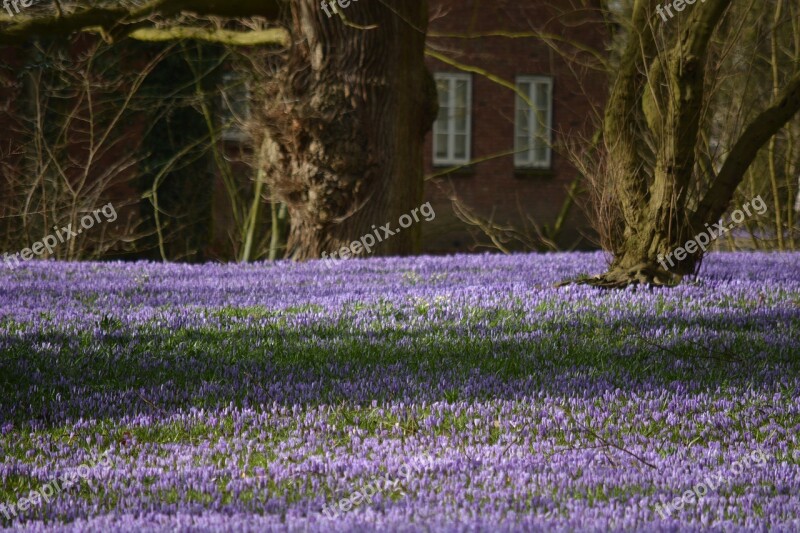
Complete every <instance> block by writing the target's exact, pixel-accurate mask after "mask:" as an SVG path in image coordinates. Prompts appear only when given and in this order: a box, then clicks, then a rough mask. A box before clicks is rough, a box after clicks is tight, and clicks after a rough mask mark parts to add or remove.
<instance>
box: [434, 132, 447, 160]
mask: <svg viewBox="0 0 800 533" xmlns="http://www.w3.org/2000/svg"><path fill="white" fill-rule="evenodd" d="M434 144H435V145H436V148H435V150H436V157H437V158H441V159H446V158H447V134H446V133H437V134H436V137H435V138H434Z"/></svg>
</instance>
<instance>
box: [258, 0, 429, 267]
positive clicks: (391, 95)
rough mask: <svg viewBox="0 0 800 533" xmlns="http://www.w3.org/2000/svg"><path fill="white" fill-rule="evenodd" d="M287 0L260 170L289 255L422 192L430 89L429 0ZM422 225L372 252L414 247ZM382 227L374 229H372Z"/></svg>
mask: <svg viewBox="0 0 800 533" xmlns="http://www.w3.org/2000/svg"><path fill="white" fill-rule="evenodd" d="M341 12H342V14H343V15H344V17H342V18H340V17H338V16H333V17H328V16H327V15H326V14H325V13H324V12H323V11H322V10H321V8H320V3H319V2H318V1H317V0H300V1H297V2H294V3H293V8H292V17H293V20H292V26H291V33H292V35H293V38H294V39H295V44H294V46H292V47H291V48H290V52H289V54H290V58H289V61H288V63H287V65H286V67H285V68H284V69H283V70H282V71H281V72H279V74H278V76H277V77H276V79H275V83H274V85H273V86H272V87H271V90H272V91H273V93H274V98H272V99H271V101H272V102H273V105H272V106H271V107H270V109H269V110H268V117H267V120H266V121H265V123H266V124H267V125H268V127H267V131H266V132H265V133H266V141H267V143H268V146H269V148H268V154H269V155H268V157H267V159H268V164H267V168H266V171H267V176H268V179H269V181H270V182H271V183H272V185H273V188H274V189H275V190H276V191H278V193H279V194H280V195H281V197H282V199H283V200H284V201H285V202H286V204H287V205H288V207H289V215H290V216H289V218H290V221H291V229H290V234H289V242H288V248H289V253H290V255H291V256H292V257H293V258H294V259H298V260H303V259H311V258H316V257H320V255H321V254H322V253H323V252H328V253H332V252H334V251H338V250H339V249H340V248H341V247H342V246H349V245H350V243H351V242H352V241H355V240H358V239H359V238H361V237H362V236H363V235H366V234H370V233H373V232H374V231H375V228H378V227H380V226H382V225H384V224H385V223H387V222H392V226H393V227H396V221H397V219H398V218H399V217H400V215H402V214H403V213H407V212H409V211H410V210H411V209H413V208H414V207H417V206H419V205H420V204H421V203H422V194H423V176H422V148H423V138H424V134H425V133H426V132H427V130H428V129H429V128H430V126H431V125H432V123H433V120H434V119H435V116H436V105H437V103H436V102H437V101H436V90H435V85H434V82H433V79H432V78H431V76H430V74H429V73H428V71H427V68H426V67H425V64H424V61H423V59H424V46H425V33H426V27H427V20H428V6H427V2H424V1H415V2H408V1H406V0H391V1H386V2H362V3H360V4H352V6H351V7H350V8H348V9H346V10H342V11H341ZM419 231H420V228H419V226H412V227H411V228H409V229H407V230H403V231H402V232H400V233H398V234H397V235H395V236H393V237H391V238H390V239H387V240H385V241H384V242H383V243H381V244H379V245H378V247H377V248H376V253H382V254H409V253H414V252H416V251H418V249H419V241H420V234H419ZM381 235H383V234H382V233H381Z"/></svg>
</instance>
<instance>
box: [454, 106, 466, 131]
mask: <svg viewBox="0 0 800 533" xmlns="http://www.w3.org/2000/svg"><path fill="white" fill-rule="evenodd" d="M455 115H456V116H455V119H456V124H455V131H456V133H463V134H466V133H467V110H466V109H456V111H455Z"/></svg>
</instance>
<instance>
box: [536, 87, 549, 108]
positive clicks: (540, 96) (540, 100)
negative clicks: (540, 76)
mask: <svg viewBox="0 0 800 533" xmlns="http://www.w3.org/2000/svg"><path fill="white" fill-rule="evenodd" d="M536 107H538V108H539V109H547V108H548V107H550V86H549V84H547V83H539V84H537V86H536Z"/></svg>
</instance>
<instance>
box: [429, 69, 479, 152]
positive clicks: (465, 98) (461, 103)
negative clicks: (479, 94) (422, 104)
mask: <svg viewBox="0 0 800 533" xmlns="http://www.w3.org/2000/svg"><path fill="white" fill-rule="evenodd" d="M435 78H436V89H437V91H438V93H439V116H438V117H437V118H436V122H435V123H434V125H433V164H434V165H462V164H465V163H468V162H469V160H470V157H471V154H470V145H471V144H472V133H471V130H472V109H471V107H472V77H471V76H470V75H469V74H447V73H437V74H436V75H435Z"/></svg>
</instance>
